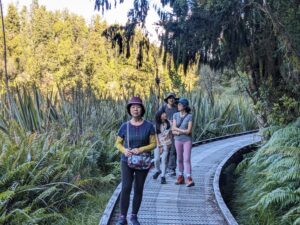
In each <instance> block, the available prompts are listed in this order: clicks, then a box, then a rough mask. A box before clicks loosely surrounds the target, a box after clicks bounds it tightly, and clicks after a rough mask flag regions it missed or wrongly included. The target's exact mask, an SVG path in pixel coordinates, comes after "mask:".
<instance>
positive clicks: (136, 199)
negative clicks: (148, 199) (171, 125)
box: [116, 97, 156, 225]
mask: <svg viewBox="0 0 300 225" xmlns="http://www.w3.org/2000/svg"><path fill="white" fill-rule="evenodd" d="M126 108H127V112H128V114H129V115H130V116H131V119H130V120H129V121H127V122H125V123H123V124H122V125H121V127H120V129H119V132H118V135H117V140H116V147H117V148H118V150H119V151H120V152H121V153H122V155H121V180H122V190H121V196H120V211H121V215H120V217H119V220H118V222H117V225H126V224H127V212H128V208H129V202H130V192H131V188H132V184H133V181H135V182H134V194H133V202H132V213H131V217H130V221H131V223H132V224H133V225H139V224H140V223H139V221H138V218H137V214H138V211H139V208H140V205H141V202H142V196H143V190H144V183H145V180H146V177H147V175H148V172H149V169H145V170H138V169H133V168H131V167H129V166H128V163H127V162H128V157H129V156H131V155H132V154H140V153H145V152H150V151H151V150H153V149H154V148H155V147H156V138H155V130H154V127H153V125H152V123H150V122H149V121H147V120H144V119H143V116H144V114H145V106H144V104H143V102H142V99H140V98H139V97H132V98H131V99H130V101H129V102H128V104H127V107H126ZM128 142H129V143H128ZM128 145H129V146H128Z"/></svg>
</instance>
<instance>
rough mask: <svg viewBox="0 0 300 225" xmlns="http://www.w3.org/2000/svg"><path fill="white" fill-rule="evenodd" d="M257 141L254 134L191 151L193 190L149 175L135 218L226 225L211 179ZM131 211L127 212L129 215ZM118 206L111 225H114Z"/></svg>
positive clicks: (145, 223) (146, 222) (148, 223)
mask: <svg viewBox="0 0 300 225" xmlns="http://www.w3.org/2000/svg"><path fill="white" fill-rule="evenodd" d="M257 140H258V137H257V136H256V135H255V134H248V135H244V136H238V137H233V138H229V139H225V140H220V141H215V142H211V143H207V144H203V145H200V146H198V147H194V148H193V150H192V167H193V170H192V175H193V179H194V181H195V183H196V185H195V186H194V187H190V188H187V187H186V186H185V185H175V184H174V183H175V180H176V178H175V177H168V176H167V177H166V179H167V184H164V185H161V184H160V177H159V178H158V179H157V180H153V179H152V175H153V173H154V171H153V170H151V171H150V173H149V175H148V177H147V180H146V183H145V189H144V196H143V201H142V205H141V208H140V211H139V214H138V217H139V221H140V222H141V224H142V225H167V224H168V225H179V224H180V225H192V224H194V225H223V224H227V223H226V221H225V219H224V217H223V215H222V213H221V211H220V210H219V208H218V206H217V203H216V200H215V196H214V193H213V179H214V174H215V171H216V168H217V166H218V165H219V164H220V162H221V161H222V160H223V159H224V158H225V157H226V156H227V155H228V154H229V153H230V152H231V151H232V150H233V149H236V148H240V147H243V146H245V145H249V144H252V143H254V142H256V141H257ZM130 212H131V209H129V213H130ZM118 215H119V204H118V203H117V205H116V209H115V210H114V212H113V216H112V219H111V222H110V224H111V225H114V224H116V219H117V217H118Z"/></svg>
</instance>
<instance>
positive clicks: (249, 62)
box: [96, 0, 300, 127]
mask: <svg viewBox="0 0 300 225" xmlns="http://www.w3.org/2000/svg"><path fill="white" fill-rule="evenodd" d="M107 2H110V1H108V0H97V1H96V5H99V6H102V7H103V9H105V6H109V5H106V3H107ZM120 2H123V1H120ZM161 3H162V5H163V6H170V8H171V9H172V10H171V12H170V10H168V11H165V10H164V8H159V7H158V10H157V11H158V13H159V14H160V16H161V25H162V26H163V28H164V29H165V33H164V34H163V35H162V38H161V40H162V48H163V51H164V57H163V58H164V59H166V58H167V57H166V56H167V55H169V54H170V55H172V57H173V61H174V64H175V68H178V67H179V65H183V68H184V71H187V70H188V68H190V66H191V65H193V64H198V65H199V66H200V67H201V64H208V65H210V67H212V68H214V69H223V68H230V69H231V70H232V71H233V73H232V75H233V76H234V77H238V78H239V79H240V80H241V81H242V82H243V83H244V91H246V92H247V93H248V95H249V96H250V97H251V98H252V100H253V103H254V104H255V108H256V110H257V117H258V121H259V123H260V125H261V126H262V127H265V126H268V125H269V124H273V123H274V121H276V122H279V121H278V118H276V117H277V114H278V113H280V112H278V107H277V106H278V105H279V106H280V108H281V109H282V110H283V111H284V110H286V104H285V103H283V101H282V99H281V97H282V96H283V95H285V96H286V100H287V101H288V102H293V101H296V102H298V100H299V99H300V91H299V90H300V81H299V73H300V53H299V52H300V36H299V35H300V24H299V23H298V21H299V20H300V4H299V1H284V0H282V1H281V0H279V1H278V0H233V1H229V0H221V1H220V0H204V1H202V0H176V1H174V0H162V1H161ZM148 9H149V4H148V1H147V0H135V1H134V6H133V9H132V12H134V13H133V15H134V16H133V17H134V18H135V19H132V16H130V17H129V22H128V30H130V28H131V27H132V26H133V25H132V24H141V23H142V22H143V21H144V18H145V15H147V10H148ZM165 62H166V63H168V62H167V61H165ZM298 105H299V102H298V104H297V106H296V107H295V105H293V106H291V105H289V106H288V107H289V109H291V108H292V110H291V114H292V115H291V116H290V118H289V121H280V122H284V123H288V122H291V121H292V120H294V119H295V118H297V117H298V116H299V115H300V112H299V107H298ZM274 117H275V119H274Z"/></svg>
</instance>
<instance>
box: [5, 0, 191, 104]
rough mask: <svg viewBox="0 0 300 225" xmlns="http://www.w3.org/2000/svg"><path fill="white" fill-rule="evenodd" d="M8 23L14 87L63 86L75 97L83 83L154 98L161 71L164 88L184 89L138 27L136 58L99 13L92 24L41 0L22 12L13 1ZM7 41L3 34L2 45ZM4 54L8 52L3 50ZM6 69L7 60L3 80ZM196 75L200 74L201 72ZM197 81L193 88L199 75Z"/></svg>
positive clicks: (99, 91) (100, 91) (103, 91)
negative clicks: (126, 52) (121, 45)
mask: <svg viewBox="0 0 300 225" xmlns="http://www.w3.org/2000/svg"><path fill="white" fill-rule="evenodd" d="M4 22H5V28H6V37H7V38H6V39H7V56H8V58H7V61H8V76H9V83H10V86H11V87H12V88H14V87H15V86H16V85H26V86H31V85H33V84H34V85H36V86H38V87H39V88H40V89H41V90H42V91H43V92H44V93H45V92H47V91H51V90H57V85H59V87H60V88H61V90H63V91H64V92H65V94H68V95H75V92H74V87H80V88H82V89H84V90H87V91H89V92H93V93H94V94H95V95H96V96H98V97H103V95H104V97H108V96H110V97H112V98H114V99H120V98H124V97H126V96H128V95H132V94H140V95H141V96H149V94H150V92H151V90H152V91H153V90H154V89H155V85H156V83H155V79H154V78H155V73H156V71H158V72H159V77H160V86H161V88H163V89H166V90H169V89H172V88H175V89H178V86H179V85H178V84H176V82H177V81H178V80H179V84H180V85H181V86H185V80H184V76H183V74H181V75H180V74H179V73H177V74H176V75H175V76H174V77H170V76H169V72H168V70H167V69H166V68H164V67H163V66H162V65H161V63H159V62H160V57H159V56H158V54H157V53H156V52H157V51H158V49H157V47H155V46H154V45H152V44H150V43H149V41H148V40H147V39H146V38H145V37H144V36H143V35H142V33H141V32H139V31H138V30H136V35H135V36H134V38H131V39H130V44H131V48H130V52H129V53H130V56H128V57H125V56H123V55H120V54H119V51H123V48H120V49H118V48H115V47H114V46H115V43H114V41H113V40H111V37H112V34H111V33H113V32H114V31H113V30H114V29H113V28H110V29H109V28H108V26H107V25H106V23H105V22H103V21H101V18H100V17H99V16H95V17H94V18H93V19H92V21H91V23H90V24H89V25H87V24H86V23H85V21H84V19H83V18H82V17H80V16H78V15H75V14H72V13H70V12H68V11H67V10H65V11H56V12H52V11H48V10H46V8H45V7H44V6H40V5H39V4H38V1H33V3H32V5H31V7H30V8H29V9H28V8H26V7H23V8H22V9H21V10H18V9H17V8H16V6H14V5H9V7H8V10H7V15H6V16H5V18H4ZM117 27H118V26H116V29H117ZM117 30H118V29H117ZM2 39H3V34H2V32H1V33H0V41H1V43H3V41H2ZM114 40H115V41H116V42H117V41H118V40H117V39H114ZM0 54H1V55H2V54H3V48H1V49H0ZM141 59H143V60H142V61H143V63H141ZM3 68H4V67H3V61H2V60H1V61H0V78H1V80H4V69H3ZM190 76H191V77H195V74H194V73H191V74H190ZM176 79H177V80H176ZM192 81H193V83H192V84H191V85H192V86H191V87H192V88H193V87H194V86H195V82H196V79H195V78H194V79H192ZM0 90H1V93H4V91H5V87H4V83H1V84H0ZM106 95H107V96H106Z"/></svg>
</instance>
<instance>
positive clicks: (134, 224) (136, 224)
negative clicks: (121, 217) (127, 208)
mask: <svg viewBox="0 0 300 225" xmlns="http://www.w3.org/2000/svg"><path fill="white" fill-rule="evenodd" d="M130 222H131V224H132V225H141V224H140V222H139V221H138V218H137V215H134V214H132V215H131V217H130Z"/></svg>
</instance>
